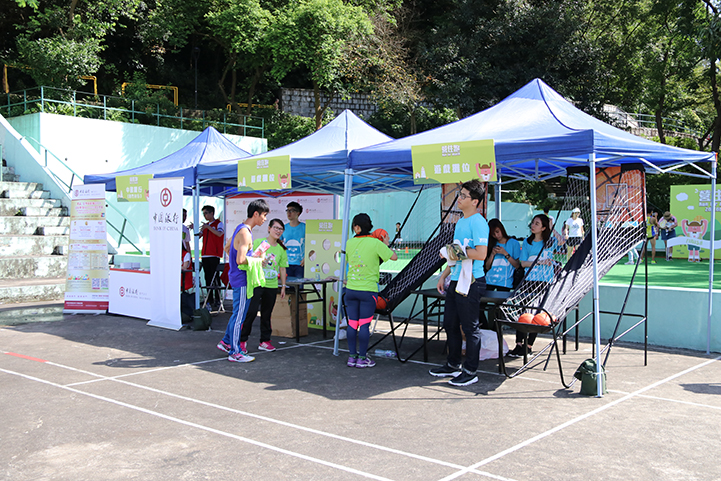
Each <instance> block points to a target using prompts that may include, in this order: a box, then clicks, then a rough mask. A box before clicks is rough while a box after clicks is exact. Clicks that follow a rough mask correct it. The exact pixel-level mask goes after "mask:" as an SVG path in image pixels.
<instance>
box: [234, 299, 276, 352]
mask: <svg viewBox="0 0 721 481" xmlns="http://www.w3.org/2000/svg"><path fill="white" fill-rule="evenodd" d="M277 295H278V288H277V287H256V288H255V290H254V291H253V298H252V299H251V300H250V304H249V306H248V312H247V313H246V315H245V319H244V320H243V327H242V328H241V330H240V342H248V337H249V336H250V333H251V332H252V330H253V322H254V321H255V318H256V317H257V316H258V309H260V342H261V343H263V342H267V341H270V335H271V333H272V332H273V327H272V326H271V323H270V316H271V314H273V308H274V307H275V300H276V298H277Z"/></svg>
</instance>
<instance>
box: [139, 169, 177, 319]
mask: <svg viewBox="0 0 721 481" xmlns="http://www.w3.org/2000/svg"><path fill="white" fill-rule="evenodd" d="M149 191H150V199H149V209H148V212H149V214H150V284H151V285H150V300H151V307H150V321H149V322H148V324H147V325H148V326H154V327H162V328H165V329H172V330H174V331H178V330H180V328H181V327H182V322H181V318H180V267H181V258H180V255H181V248H180V247H181V246H180V244H181V242H182V238H183V237H182V232H183V229H182V222H183V215H182V214H183V179H182V177H171V178H164V179H151V180H150V182H149Z"/></svg>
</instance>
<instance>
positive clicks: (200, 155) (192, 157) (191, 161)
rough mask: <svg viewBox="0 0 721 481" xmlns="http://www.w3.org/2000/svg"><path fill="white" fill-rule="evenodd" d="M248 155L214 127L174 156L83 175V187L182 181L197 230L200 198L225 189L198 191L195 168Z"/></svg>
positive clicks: (208, 185)
mask: <svg viewBox="0 0 721 481" xmlns="http://www.w3.org/2000/svg"><path fill="white" fill-rule="evenodd" d="M249 155H250V153H249V152H246V151H245V150H243V149H241V148H240V147H238V146H237V145H235V144H234V143H233V142H231V141H230V140H228V139H227V138H226V137H224V136H223V135H222V134H221V133H220V132H218V131H217V130H215V129H214V128H213V127H208V128H206V129H205V130H203V132H201V133H200V135H198V136H197V137H195V138H194V139H193V140H191V141H190V142H188V144H187V145H186V146H185V147H183V148H181V149H179V150H177V151H176V152H174V153H172V154H170V155H168V156H166V157H163V158H162V159H160V160H156V161H155V162H151V163H149V164H146V165H141V166H140V167H135V168H132V169H127V170H121V171H119V172H113V173H110V174H94V175H86V176H85V179H84V182H85V183H86V184H105V190H106V191H111V192H112V191H115V190H116V186H115V178H116V177H117V176H123V175H142V174H153V177H155V178H161V177H182V178H183V190H184V191H185V193H186V194H191V193H192V195H193V207H194V208H193V225H194V226H196V228H197V226H199V225H200V223H199V205H200V196H201V195H208V196H212V195H217V193H218V192H220V191H222V190H223V189H224V188H225V186H224V185H222V184H220V185H217V184H214V183H212V182H208V183H206V184H205V185H204V188H203V189H197V188H196V186H197V176H198V168H199V167H200V166H202V165H208V164H210V165H212V164H213V163H217V162H222V161H225V160H229V159H236V163H237V159H240V158H243V157H248V156H249ZM194 239H195V245H194V249H195V268H194V270H195V272H200V266H199V262H200V261H199V256H200V249H199V244H198V236H197V235H196V236H194ZM198 277H199V276H197V275H196V276H195V287H196V289H195V304H196V307H199V305H200V289H199V279H198Z"/></svg>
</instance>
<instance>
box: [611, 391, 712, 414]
mask: <svg viewBox="0 0 721 481" xmlns="http://www.w3.org/2000/svg"><path fill="white" fill-rule="evenodd" d="M609 391H610V390H609ZM619 392H620V391H619ZM638 397H641V398H644V399H653V400H656V401H666V402H670V403H678V404H686V405H688V406H695V407H699V408H707V409H721V406H711V405H710V404H701V403H695V402H691V401H682V400H680V399H670V398H666V397H659V396H648V395H646V394H639V396H638Z"/></svg>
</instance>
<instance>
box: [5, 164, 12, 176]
mask: <svg viewBox="0 0 721 481" xmlns="http://www.w3.org/2000/svg"><path fill="white" fill-rule="evenodd" d="M2 174H3V176H5V175H15V167H8V166H6V165H3V166H2Z"/></svg>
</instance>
